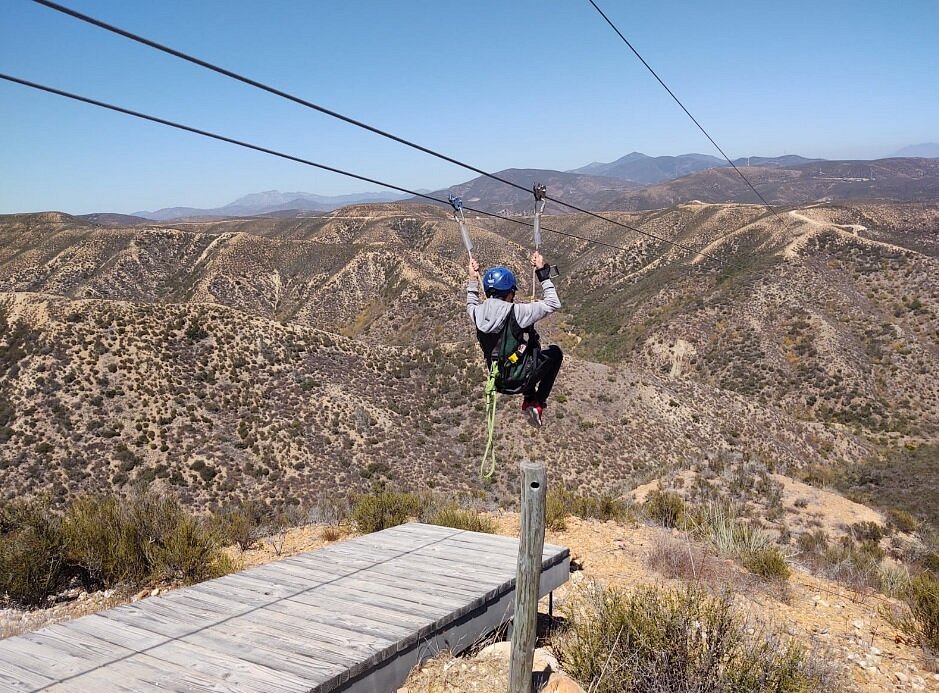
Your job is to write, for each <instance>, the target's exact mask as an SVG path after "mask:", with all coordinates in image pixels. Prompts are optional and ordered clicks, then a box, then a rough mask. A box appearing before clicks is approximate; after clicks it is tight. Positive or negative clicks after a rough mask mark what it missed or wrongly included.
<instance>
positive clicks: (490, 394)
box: [479, 363, 499, 480]
mask: <svg viewBox="0 0 939 693" xmlns="http://www.w3.org/2000/svg"><path fill="white" fill-rule="evenodd" d="M498 376H499V364H498V363H493V364H492V368H490V369H489V380H487V381H486V426H487V429H488V431H487V438H486V450H485V451H484V452H483V459H482V462H481V463H480V465H479V476H480V478H481V479H487V480H488V479H492V475H493V474H495V472H496V451H495V449H494V448H493V446H492V439H493V438H494V437H495V431H496V399H497V398H498V396H499V393H498V392H496V378H497V377H498ZM487 459H489V469H488V470H487V469H486V460H487Z"/></svg>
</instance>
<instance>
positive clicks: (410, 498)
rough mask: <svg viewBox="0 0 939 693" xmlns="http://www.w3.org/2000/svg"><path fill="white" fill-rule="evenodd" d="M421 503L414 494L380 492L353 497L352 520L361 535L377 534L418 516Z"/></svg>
mask: <svg viewBox="0 0 939 693" xmlns="http://www.w3.org/2000/svg"><path fill="white" fill-rule="evenodd" d="M422 505H423V501H422V500H421V498H420V497H419V496H417V495H416V494H414V493H401V492H397V491H386V490H381V491H378V492H377V493H363V494H360V495H358V496H356V497H355V506H354V507H353V509H352V520H353V522H355V526H356V527H357V528H358V530H359V531H360V532H362V533H363V534H369V533H370V532H378V531H380V530H383V529H387V528H389V527H394V526H395V525H400V524H402V523H404V522H407V521H408V518H410V517H412V516H414V515H417V514H419V512H420V510H421V506H422Z"/></svg>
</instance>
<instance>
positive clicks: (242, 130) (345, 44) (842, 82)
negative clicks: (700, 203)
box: [0, 0, 939, 214]
mask: <svg viewBox="0 0 939 693" xmlns="http://www.w3.org/2000/svg"><path fill="white" fill-rule="evenodd" d="M61 1H62V2H63V4H66V5H68V6H70V7H73V8H75V9H77V10H79V11H82V12H85V13H88V14H91V15H94V16H96V17H99V18H101V19H103V20H105V21H108V22H110V23H114V24H117V25H118V26H121V27H124V28H126V29H128V30H130V31H134V32H136V33H140V34H143V35H145V36H148V37H150V38H152V39H154V40H157V41H160V42H162V43H166V44H168V45H170V46H172V47H175V48H178V49H180V50H183V51H185V52H189V53H192V54H194V55H196V56H198V57H201V58H204V59H206V60H208V61H211V62H214V63H217V64H220V65H222V66H224V67H227V68H230V69H232V70H234V71H237V72H241V73H242V74H245V75H247V76H249V77H253V78H255V79H258V80H260V81H264V82H267V83H269V84H271V85H273V86H275V87H278V88H281V89H283V90H285V91H289V92H291V93H294V94H297V95H298V96H302V97H304V98H307V99H309V100H311V101H314V102H317V103H320V104H322V105H324V106H326V107H329V108H332V109H334V110H337V111H340V112H342V113H346V114H348V115H350V116H353V117H355V118H358V119H361V120H364V121H366V122H369V123H372V124H374V125H376V126H378V127H381V128H383V129H386V130H390V131H392V132H395V133H397V134H399V135H401V136H403V137H406V138H409V139H413V140H415V141H417V142H419V143H421V144H424V145H426V146H429V147H432V148H435V149H438V150H440V151H442V152H444V153H446V154H449V155H451V156H453V157H456V158H459V159H463V160H465V161H468V162H469V163H472V164H475V165H477V166H479V167H481V168H484V169H487V170H493V171H495V170H500V169H503V168H508V167H538V168H556V169H562V170H564V169H570V168H575V167H578V166H582V165H584V164H587V163H589V162H591V161H611V160H613V159H616V158H618V157H620V156H622V155H624V154H627V153H629V152H631V151H641V152H644V153H646V154H650V155H662V154H680V153H687V152H702V153H707V154H716V152H714V151H713V150H712V148H711V145H710V144H709V143H708V142H707V140H706V139H705V138H704V136H703V135H702V134H701V133H700V132H699V131H698V130H697V129H696V128H695V126H694V124H693V123H691V122H690V121H689V120H688V119H687V117H686V116H685V115H684V113H682V112H681V111H680V109H679V108H678V106H677V105H676V104H675V103H674V102H672V101H671V99H670V98H669V97H668V95H667V94H666V93H665V91H664V90H663V89H662V88H661V87H660V86H659V85H658V84H657V83H656V82H655V81H654V79H653V78H652V76H651V75H649V74H648V72H646V71H645V68H643V67H642V65H641V64H640V63H639V61H638V60H636V58H635V57H634V56H633V55H632V54H631V53H630V52H629V51H628V50H627V49H626V47H625V46H624V45H623V44H622V43H621V42H620V40H619V38H618V37H617V36H616V35H615V34H614V33H613V32H612V31H611V30H610V28H609V27H608V26H607V25H606V24H605V23H604V22H603V20H602V19H601V18H600V16H599V15H598V14H597V13H596V12H595V11H594V10H593V8H592V7H591V6H590V4H589V3H588V2H587V1H586V0H563V1H562V0H541V2H535V1H534V0H510V1H506V0H498V1H496V0H492V1H490V0H474V1H473V2H463V3H457V2H447V1H441V0H436V1H431V0H400V1H399V2H388V1H387V0H383V1H378V0H373V1H364V0H342V1H341V2H340V1H336V0H318V1H301V0H289V1H288V0H267V1H266V2H255V1H250V2H249V1H247V0H187V1H185V2H184V1H181V0H61ZM599 4H600V6H601V7H603V8H604V10H605V11H606V12H607V14H608V15H610V17H611V18H612V19H613V21H614V22H616V23H617V25H618V26H619V27H620V29H621V30H622V31H623V33H624V34H625V35H626V36H627V38H629V39H630V41H631V42H632V43H633V45H635V46H636V48H637V49H638V50H639V51H640V52H642V53H643V55H644V56H645V58H646V59H647V60H648V61H649V62H650V63H651V64H652V66H653V67H654V68H655V69H656V70H657V71H658V72H659V74H660V75H661V76H662V77H663V79H664V80H665V81H666V82H667V83H668V84H669V86H671V87H672V89H673V90H674V91H675V92H676V94H677V95H678V96H679V98H681V99H682V100H683V101H684V102H685V104H686V105H687V106H688V108H689V109H690V110H691V112H692V113H694V114H695V116H696V117H697V118H698V120H699V121H701V123H702V124H703V125H704V126H705V127H706V128H708V129H709V131H710V132H711V134H712V135H713V136H714V138H715V139H716V140H717V141H718V143H719V144H721V146H722V147H723V148H724V150H725V151H726V152H727V153H728V154H730V155H731V156H733V157H736V156H746V155H751V154H753V155H765V156H774V155H780V154H784V153H790V154H801V155H804V156H820V157H825V158H875V157H879V156H886V155H889V154H891V153H893V152H894V151H896V150H897V149H899V148H901V147H902V146H905V145H908V144H916V143H920V142H927V141H937V140H939V86H937V82H939V79H937V74H939V42H937V41H936V40H935V30H936V27H937V26H939V2H936V1H935V0H904V2H884V1H882V0H853V1H850V2H848V1H843V0H826V2H818V1H817V0H812V1H808V0H790V1H789V2H784V3H780V2H778V1H776V0H773V1H772V2H770V1H764V0H753V1H752V2H749V3H741V2H739V1H734V2H724V1H722V0H715V1H709V2H699V1H687V2H686V1H682V2H677V1H673V2H669V1H668V0H655V1H653V0H629V1H628V2H627V1H626V0H603V1H602V2H599ZM0 72H5V73H8V74H12V75H15V76H18V77H22V78H24V79H29V80H32V81H36V82H40V83H44V84H48V85H50V86H54V87H58V88H61V89H65V90H67V91H74V92H77V93H80V94H83V95H86V96H90V97H93V98H97V99H100V100H103V101H110V102H112V103H116V104H119V105H122V106H125V107H128V108H132V109H136V110H141V111H145V112H148V113H152V114H154V115H158V116H162V117H165V118H169V119H173V120H178V121H181V122H184V123H186V124H189V125H192V126H195V127H200V128H204V129H208V130H214V131H217V132H219V133H222V134H225V135H228V136H231V137H236V138H240V139H245V140H248V141H250V142H254V143H257V144H260V145H263V146H266V147H270V148H273V149H281V150H284V151H287V152H289V153H292V154H295V155H297V156H302V157H305V158H310V159H313V160H316V161H321V162H322V163H325V164H329V165H333V166H337V167H339V168H345V169H348V170H351V171H354V172H356V173H360V174H362V175H367V176H370V177H374V178H378V179H382V180H387V181H389V182H392V183H395V184H398V185H401V186H404V187H409V188H431V189H434V188H440V187H444V186H447V185H452V184H455V183H458V182H461V181H464V180H468V179H469V178H472V177H473V174H471V173H469V172H467V171H465V170H463V169H460V168H457V167H455V166H452V165H449V164H446V163H444V162H441V161H439V160H436V159H433V158H431V157H428V156H426V155H422V154H419V153H418V152H415V151H412V150H409V149H407V148H404V147H402V146H400V145H396V144H393V143H391V142H389V141H386V140H383V139H382V138H379V137H377V136H375V135H371V134H368V133H365V132H363V131H360V130H358V129H356V128H354V127H352V126H350V125H347V124H344V123H341V122H339V121H336V120H333V119H330V118H329V117H327V116H325V115H321V114H318V113H315V112H312V111H309V110H307V109H304V108H302V107H300V106H298V105H294V104H290V103H287V102H285V101H282V100H280V99H278V98H276V97H274V96H272V95H268V94H264V93H262V92H258V91H256V90H253V89H251V88H250V87H248V86H246V85H241V84H238V83H236V82H233V81H231V80H229V79H227V78H224V77H222V76H220V75H216V74H214V73H210V72H208V71H206V70H204V69H201V68H198V67H196V66H194V65H190V64H187V63H184V62H182V61H179V60H177V59H174V58H172V57H170V56H167V55H164V54H161V53H158V52H156V51H154V50H152V49H149V48H146V47H144V46H141V45H139V44H136V43H133V42H131V41H129V40H127V39H124V38H121V37H118V36H114V35H113V34H110V33H108V32H105V31H103V30H101V29H97V28H95V27H92V26H89V25H86V24H84V23H81V22H79V21H77V20H75V19H72V18H69V17H66V16H64V15H62V14H60V13H57V12H54V11H53V10H50V9H47V8H45V7H42V6H40V5H37V4H35V3H33V2H30V1H29V0H2V2H0ZM368 188H369V186H366V185H364V184H362V183H359V182H357V181H352V180H348V179H345V178H342V177H340V176H336V175H334V174H326V173H322V172H318V171H316V170H314V169H312V168H308V167H305V166H302V165H299V164H294V163H290V162H286V161H281V160H278V159H275V158H273V157H268V156H266V155H263V154H260V153H253V152H248V151H245V150H241V149H239V148H236V147H233V146H231V145H226V144H223V143H219V142H213V141H209V140H205V139H202V138H199V137H197V136H195V135H190V134H186V133H182V132H178V131H174V130H171V129H168V128H165V127H161V126H158V125H154V124H150V123H145V122H142V121H137V120H134V119H132V118H129V117H127V116H122V115H119V114H115V113H109V112H105V111H103V110H100V109H97V108H94V107H92V106H87V105H83V104H78V103H72V102H68V101H66V100H64V99H62V98H61V97H56V96H52V95H47V94H41V93H38V92H34V91H32V90H29V89H27V88H25V87H21V86H18V85H13V84H9V83H7V82H2V83H0V213H8V212H23V211H38V210H48V209H57V210H62V211H66V212H71V213H76V214H78V213H87V212H93V211H115V212H124V213H129V212H134V211H138V210H153V209H156V208H159V207H164V206H171V205H186V206H198V207H214V206H220V205H224V204H226V203H228V202H230V201H232V200H233V199H234V198H236V197H239V196H241V195H244V194H247V193H251V192H257V191H261V190H271V189H278V190H282V191H305V192H315V193H319V194H324V195H334V194H342V193H348V192H361V191H363V190H365V189H368Z"/></svg>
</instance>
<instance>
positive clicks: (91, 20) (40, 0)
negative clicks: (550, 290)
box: [33, 0, 762, 264]
mask: <svg viewBox="0 0 939 693" xmlns="http://www.w3.org/2000/svg"><path fill="white" fill-rule="evenodd" d="M33 2H35V3H37V4H39V5H43V6H45V7H48V8H50V9H52V10H55V11H57V12H61V13H62V14H66V15H69V16H70V17H73V18H75V19H78V20H80V21H83V22H86V23H88V24H92V25H94V26H96V27H99V28H101V29H104V30H106V31H110V32H111V33H114V34H118V35H120V36H123V37H125V38H128V39H130V40H132V41H136V42H137V43H141V44H143V45H145V46H149V47H150V48H154V49H156V50H158V51H161V52H163V53H167V54H168V55H172V56H174V57H176V58H179V59H181V60H185V61H187V62H190V63H192V64H194V65H198V66H199V67H204V68H205V69H207V70H211V71H212V72H216V73H218V74H220V75H224V76H225V77H229V78H231V79H234V80H237V81H239V82H242V83H244V84H247V85H249V86H252V87H255V88H256V89H260V90H262V91H266V92H268V93H270V94H274V95H275V96H279V97H281V98H283V99H287V100H288V101H292V102H294V103H296V104H299V105H301V106H305V107H306V108H311V109H313V110H315V111H319V112H320V113H323V114H325V115H328V116H331V117H333V118H337V119H339V120H342V121H344V122H346V123H349V124H350V125H355V126H356V127H359V128H362V129H364V130H368V131H369V132H372V133H374V134H376V135H380V136H382V137H386V138H388V139H390V140H393V141H395V142H397V143H399V144H403V145H405V146H407V147H411V148H412V149H416V150H418V151H420V152H423V153H425V154H429V155H430V156H433V157H436V158H438V159H441V160H443V161H446V162H448V163H451V164H454V165H456V166H460V167H462V168H465V169H467V170H468V171H472V172H474V173H477V174H479V175H481V176H485V177H487V178H490V179H492V180H495V181H498V182H500V183H503V184H505V185H509V186H511V187H513V188H516V189H518V190H522V191H524V192H525V193H529V192H531V191H530V190H529V189H528V188H526V187H525V186H523V185H519V184H518V183H514V182H512V181H510V180H508V179H506V178H502V177H501V176H497V175H496V174H494V173H489V172H488V171H484V170H483V169H481V168H477V167H476V166H473V165H471V164H467V163H465V162H463V161H460V160H459V159H455V158H453V157H450V156H447V155H446V154H441V153H440V152H438V151H435V150H433V149H430V148H429V147H424V146H423V145H420V144H417V143H416V142H412V141H411V140H408V139H405V138H404V137H399V136H398V135H395V134H392V133H390V132H388V131H386V130H382V129H380V128H377V127H375V126H373V125H369V124H368V123H364V122H362V121H361V120H356V119H355V118H352V117H350V116H347V115H343V114H342V113H339V112H337V111H333V110H331V109H329V108H326V107H325V106H320V105H319V104H316V103H313V102H312V101H308V100H306V99H303V98H300V97H299V96H294V95H293V94H289V93H288V92H285V91H282V90H280V89H277V88H276V87H272V86H269V85H267V84H264V83H263V82H259V81H257V80H255V79H251V78H250V77H245V76H244V75H240V74H238V73H237V72H233V71H231V70H228V69H226V68H224V67H220V66H218V65H214V64H213V63H210V62H208V61H206V60H202V59H201V58H196V57H195V56H192V55H189V54H188V53H184V52H182V51H180V50H176V49H175V48H170V47H169V46H165V45H163V44H161V43H158V42H157V41H153V40H152V39H148V38H145V37H143V36H140V35H139V34H135V33H133V32H131V31H127V30H126V29H121V28H120V27H118V26H114V25H113V24H109V23H108V22H105V21H102V20H100V19H96V18H95V17H91V16H89V15H87V14H83V13H81V12H78V11H77V10H73V9H71V8H69V7H66V6H64V5H60V4H59V3H57V2H52V0H33ZM689 115H690V114H689ZM731 165H733V164H731ZM735 168H736V167H735ZM386 187H392V189H396V190H397V189H399V188H395V187H394V186H386ZM751 187H752V186H751ZM757 194H759V193H757ZM422 197H426V195H424V196H422ZM545 199H546V200H549V201H551V202H554V203H555V204H558V205H561V206H562V207H566V208H568V209H571V210H574V211H576V212H580V213H581V214H587V215H589V216H592V217H595V218H597V219H600V220H602V221H605V222H607V223H609V224H614V225H615V226H619V227H622V228H624V229H628V230H630V231H633V232H635V233H638V234H641V235H643V236H648V237H649V238H654V239H655V240H658V241H661V242H664V243H668V244H669V245H672V246H675V247H677V248H681V249H683V250H686V251H688V252H690V253H694V254H695V255H701V256H702V257H706V258H709V259H711V260H714V261H716V262H718V263H720V264H724V261H723V260H722V259H720V258H719V257H716V256H714V255H710V254H708V253H702V252H700V251H696V250H694V248H691V247H689V246H687V245H685V244H683V243H678V242H675V241H670V240H668V239H666V238H661V237H659V236H656V235H655V234H652V233H649V232H647V231H643V230H642V229H638V228H636V227H635V226H630V225H629V224H626V223H623V222H621V221H617V220H616V219H610V218H609V217H605V216H603V215H602V214H597V213H596V212H591V211H589V210H587V209H583V208H582V207H578V206H577V205H573V204H570V203H568V202H564V201H562V200H559V199H557V198H554V197H549V196H545ZM761 199H762V197H761ZM438 202H439V200H438ZM466 209H470V208H469V207H467V208H466ZM471 211H476V210H471ZM501 218H506V217H501ZM546 230H550V229H547V228H546ZM555 233H558V232H557V231H555ZM598 243H599V244H600V245H609V244H606V243H602V242H599V241H598ZM611 247H614V246H611Z"/></svg>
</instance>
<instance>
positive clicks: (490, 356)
mask: <svg viewBox="0 0 939 693" xmlns="http://www.w3.org/2000/svg"><path fill="white" fill-rule="evenodd" d="M476 336H477V339H479V344H480V346H481V347H482V349H483V353H484V354H485V357H486V363H488V364H489V378H488V379H487V380H486V388H485V393H486V429H487V430H486V449H485V451H484V452H483V459H482V461H481V462H480V465H479V476H480V478H481V479H484V480H488V479H491V478H492V475H493V474H494V473H495V470H496V453H495V449H494V448H493V441H494V438H495V427H496V402H497V399H498V396H499V393H502V394H506V395H517V394H521V393H523V392H524V391H525V388H526V387H527V386H528V383H529V382H530V381H531V378H532V374H533V372H534V369H535V365H536V363H537V360H538V354H539V352H540V349H541V343H540V339H539V337H538V333H537V332H536V331H535V328H534V327H527V328H522V327H520V326H519V324H518V321H517V320H516V319H515V312H514V310H511V311H509V314H508V315H507V316H506V317H505V320H504V321H503V323H502V326H501V327H500V328H499V330H498V331H496V332H481V331H480V330H479V329H478V328H477V330H476ZM487 463H488V468H487Z"/></svg>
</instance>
